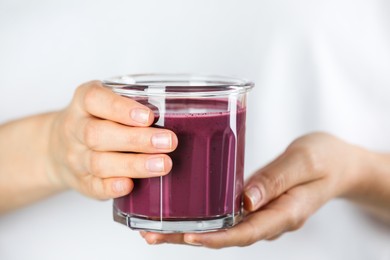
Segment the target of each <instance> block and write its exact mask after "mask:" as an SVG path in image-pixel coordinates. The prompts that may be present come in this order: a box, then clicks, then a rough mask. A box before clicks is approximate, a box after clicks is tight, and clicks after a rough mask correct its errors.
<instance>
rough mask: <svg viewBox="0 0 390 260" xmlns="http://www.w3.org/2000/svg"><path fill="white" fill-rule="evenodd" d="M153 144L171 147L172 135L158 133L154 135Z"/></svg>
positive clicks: (159, 146)
mask: <svg viewBox="0 0 390 260" xmlns="http://www.w3.org/2000/svg"><path fill="white" fill-rule="evenodd" d="M152 144H153V146H154V147H155V148H157V149H171V148H172V136H171V134H169V133H158V134H154V135H153V136H152Z"/></svg>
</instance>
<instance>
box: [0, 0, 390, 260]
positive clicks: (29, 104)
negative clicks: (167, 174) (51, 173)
mask: <svg viewBox="0 0 390 260" xmlns="http://www.w3.org/2000/svg"><path fill="white" fill-rule="evenodd" d="M389 14H390V4H389V3H388V1H385V0H383V1H375V0H371V1H365V0H355V1H353V0H338V1H336V0H329V1H320V0H318V1H312V0H311V1H310V0H295V1H289V0H273V1H271V0H259V1H249V0H241V1H238V0H237V1H234V0H225V1H222V0H221V1H212V0H207V1H206V0H197V1H195V0H187V1H184V0H183V1H179V0H176V1H174V0H166V1H157V0H155V1H151V0H146V1H131V0H129V1H124V0H123V1H119V0H112V1H97V0H95V1H92V0H90V1H49V0H47V1H44V0H37V1H27V0H20V1H18V0H14V1H11V0H0V122H5V121H7V120H10V119H12V118H16V117H22V116H26V115H29V114H33V113H38V112H44V111H48V110H57V109H61V108H63V107H64V106H66V105H67V104H68V103H69V101H70V99H71V98H72V94H73V91H74V89H75V88H76V87H77V86H78V85H79V84H81V83H82V82H85V81H88V80H91V79H103V78H105V77H108V76H113V75H119V74H125V73H142V72H193V73H206V74H221V75H230V76H237V77H244V78H249V79H252V80H254V81H255V82H256V87H255V89H254V90H253V91H252V92H251V93H250V99H249V108H248V113H249V114H248V119H247V120H248V122H247V129H248V130H247V131H248V132H247V151H246V175H247V176H249V175H250V174H251V172H253V171H254V170H255V169H257V168H259V167H261V166H263V165H264V164H265V163H266V162H268V161H269V160H271V159H272V158H274V157H275V156H276V155H277V154H278V153H280V152H281V151H283V149H285V147H286V146H287V145H288V144H289V143H290V142H291V141H292V140H294V139H295V138H296V137H298V136H300V135H302V134H305V133H308V132H310V131H314V130H322V131H327V132H330V133H333V134H335V135H337V136H339V137H341V138H344V139H346V140H348V141H350V142H353V143H356V144H360V145H362V146H365V147H367V148H369V149H375V150H381V151H388V150H389V148H390V137H389V133H390V117H389V116H388V115H389V111H390V102H389V101H390V47H389V46H390V20H389V19H390V18H389V17H390V16H389ZM15 163H18V162H15ZM384 181H389V180H384ZM0 199H1V198H0ZM216 257H218V259H237V258H240V259H244V258H259V259H300V260H303V259H380V260H382V259H390V228H389V227H385V226H382V225H381V224H379V223H376V222H374V221H373V220H371V219H369V218H368V217H367V216H366V215H365V214H363V213H362V212H360V211H359V210H358V209H357V208H355V207H354V206H353V205H351V204H349V203H348V202H345V201H342V200H335V201H332V202H330V203H329V204H327V205H326V206H324V207H323V208H322V209H321V210H320V211H319V212H317V213H316V214H315V215H314V216H313V217H312V218H311V219H310V220H309V221H308V222H307V223H306V225H305V226H304V227H303V228H302V229H301V230H299V231H296V232H294V233H289V234H286V235H284V236H283V237H281V238H280V239H279V240H277V241H273V242H259V243H256V244H254V245H252V246H250V247H246V248H229V249H223V250H209V249H204V248H195V247H189V246H175V245H160V246H149V245H147V244H146V243H145V242H144V241H143V239H142V238H141V237H140V236H139V235H138V233H137V232H134V231H131V230H129V229H127V228H126V227H124V226H122V225H119V224H117V223H114V222H113V221H112V218H111V201H107V202H98V201H93V200H90V199H87V198H84V197H82V196H81V195H78V194H77V193H75V192H66V193H63V194H60V195H58V196H55V197H52V198H49V199H47V200H45V201H42V202H40V203H38V204H35V205H31V206H29V207H26V208H24V209H21V210H19V211H16V212H13V213H10V214H8V215H5V216H0V259H2V260H3V259H4V260H6V259H114V258H117V259H118V258H121V259H136V258H138V259H156V258H161V259H172V260H174V259H182V258H187V259H202V258H203V259H212V258H216Z"/></svg>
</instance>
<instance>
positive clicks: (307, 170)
mask: <svg viewBox="0 0 390 260" xmlns="http://www.w3.org/2000/svg"><path fill="white" fill-rule="evenodd" d="M321 177H323V171H322V169H321V165H320V163H319V162H318V160H317V159H316V158H315V156H314V155H313V153H311V152H310V151H308V150H306V149H304V148H299V149H294V150H287V151H286V152H285V153H284V154H282V155H281V156H280V157H278V158H277V159H276V160H275V161H273V162H271V163H270V164H269V165H267V166H266V167H265V168H263V169H261V170H259V171H258V172H256V173H255V174H254V175H253V176H252V177H251V178H250V179H249V180H248V182H247V184H246V185H245V189H244V207H245V209H246V210H248V211H255V210H257V209H259V208H260V207H261V206H262V205H265V204H267V203H268V202H270V201H271V200H273V199H275V198H277V197H279V196H280V195H281V194H283V193H284V192H286V191H287V190H289V189H291V188H292V187H294V186H297V185H299V184H303V183H306V182H309V181H314V180H317V179H319V178H321Z"/></svg>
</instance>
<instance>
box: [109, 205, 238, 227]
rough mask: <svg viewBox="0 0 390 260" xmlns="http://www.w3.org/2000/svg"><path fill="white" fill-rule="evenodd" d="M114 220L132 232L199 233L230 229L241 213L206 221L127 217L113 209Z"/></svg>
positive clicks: (127, 215)
mask: <svg viewBox="0 0 390 260" xmlns="http://www.w3.org/2000/svg"><path fill="white" fill-rule="evenodd" d="M113 215H114V220H115V221H116V222H119V223H121V224H124V225H126V226H128V227H130V228H131V229H134V230H144V231H151V232H158V233H201V232H210V231H216V230H220V229H227V228H230V227H232V226H234V225H236V224H237V223H239V222H240V221H241V219H242V213H241V212H240V213H237V214H235V215H232V214H227V215H223V216H216V217H212V218H207V219H161V220H160V219H157V220H156V219H154V220H153V219H149V218H146V217H141V216H135V215H129V214H126V213H123V212H121V211H120V210H118V209H117V208H116V207H114V212H113Z"/></svg>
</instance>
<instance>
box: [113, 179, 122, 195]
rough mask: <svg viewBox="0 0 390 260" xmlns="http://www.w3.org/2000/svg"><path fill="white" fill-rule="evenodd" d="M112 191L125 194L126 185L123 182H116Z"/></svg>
mask: <svg viewBox="0 0 390 260" xmlns="http://www.w3.org/2000/svg"><path fill="white" fill-rule="evenodd" d="M112 189H113V190H114V191H115V192H116V193H123V192H124V191H125V185H124V183H123V181H114V182H113V183H112Z"/></svg>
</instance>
